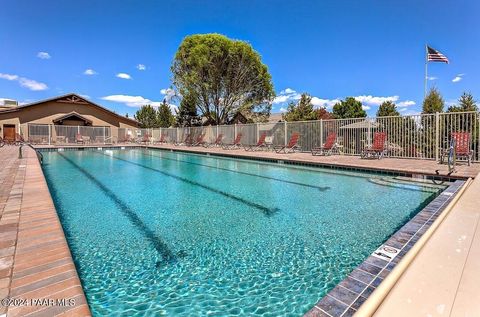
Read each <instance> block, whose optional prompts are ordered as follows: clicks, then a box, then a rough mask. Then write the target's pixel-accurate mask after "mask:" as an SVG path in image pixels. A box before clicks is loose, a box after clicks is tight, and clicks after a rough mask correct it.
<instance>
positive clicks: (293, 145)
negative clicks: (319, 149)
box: [273, 132, 301, 154]
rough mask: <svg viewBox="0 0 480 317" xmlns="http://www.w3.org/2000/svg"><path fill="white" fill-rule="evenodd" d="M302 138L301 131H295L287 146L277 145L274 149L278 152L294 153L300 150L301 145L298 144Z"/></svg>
mask: <svg viewBox="0 0 480 317" xmlns="http://www.w3.org/2000/svg"><path fill="white" fill-rule="evenodd" d="M299 139H300V133H298V132H293V133H292V136H291V137H290V140H289V141H288V144H287V145H286V146H275V147H274V148H273V149H274V150H275V152H277V153H281V152H283V153H285V154H288V153H293V152H295V151H297V150H298V151H300V150H301V147H300V146H299V145H298V140H299Z"/></svg>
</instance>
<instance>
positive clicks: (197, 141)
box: [187, 133, 205, 146]
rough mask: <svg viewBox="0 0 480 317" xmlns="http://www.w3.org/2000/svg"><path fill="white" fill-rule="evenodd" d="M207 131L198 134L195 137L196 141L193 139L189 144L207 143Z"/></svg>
mask: <svg viewBox="0 0 480 317" xmlns="http://www.w3.org/2000/svg"><path fill="white" fill-rule="evenodd" d="M204 139H205V133H202V134H200V135H199V136H197V138H196V139H195V141H193V142H192V143H191V144H187V145H189V146H199V145H203V144H205V140H204Z"/></svg>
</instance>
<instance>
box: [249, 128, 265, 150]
mask: <svg viewBox="0 0 480 317" xmlns="http://www.w3.org/2000/svg"><path fill="white" fill-rule="evenodd" d="M266 137H267V132H263V133H262V135H260V137H259V138H258V142H257V144H255V145H247V146H246V147H245V151H258V150H262V149H263V148H265V147H266V146H267V144H266V143H265V138H266Z"/></svg>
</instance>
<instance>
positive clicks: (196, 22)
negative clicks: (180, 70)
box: [0, 0, 480, 115]
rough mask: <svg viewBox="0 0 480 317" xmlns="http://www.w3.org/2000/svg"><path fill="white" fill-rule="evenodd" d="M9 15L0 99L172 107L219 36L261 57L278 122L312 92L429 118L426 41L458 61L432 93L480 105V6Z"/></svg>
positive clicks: (1, 38)
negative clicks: (183, 45)
mask: <svg viewBox="0 0 480 317" xmlns="http://www.w3.org/2000/svg"><path fill="white" fill-rule="evenodd" d="M0 8H1V10H0V21H1V27H0V98H12V99H16V100H18V101H20V102H21V103H28V102H31V101H36V100H40V99H44V98H49V97H52V96H56V95H60V94H64V93H68V92H76V93H79V94H82V95H85V96H88V98H90V99H91V100H92V101H94V102H97V103H100V104H102V105H104V106H107V107H109V108H110V109H112V110H114V111H116V112H118V113H120V114H125V113H127V112H128V113H129V114H130V115H132V114H133V113H134V112H135V111H136V110H137V109H138V107H139V105H141V104H143V103H146V102H149V103H152V102H153V103H155V104H156V103H157V102H160V101H161V100H163V98H164V97H165V93H166V92H167V91H166V89H167V88H168V87H170V86H171V73H170V65H171V62H172V59H173V56H174V54H175V52H176V49H177V48H178V46H179V44H180V42H181V41H182V39H183V38H184V37H185V36H186V35H189V34H195V33H212V32H216V33H221V34H225V35H226V36H228V37H231V38H236V39H241V40H246V41H248V42H249V43H251V44H252V45H253V47H254V48H255V49H256V50H257V51H258V52H259V53H260V54H261V55H262V59H263V62H264V63H265V64H266V65H267V66H268V67H269V70H270V73H271V75H272V78H273V83H274V86H275V91H276V93H277V98H276V100H275V103H274V107H273V111H274V112H279V111H280V110H281V109H282V108H286V103H287V102H288V101H291V100H295V99H296V98H298V94H299V93H301V92H308V93H310V94H311V95H312V96H314V97H315V98H314V102H315V104H316V105H327V106H331V105H332V104H333V103H334V102H335V100H337V99H338V98H344V97H346V96H355V97H357V98H358V99H359V100H361V101H362V102H363V103H364V105H365V106H366V108H367V112H368V113H369V114H370V115H373V114H374V113H375V111H376V109H377V107H378V104H379V103H380V102H381V101H383V100H385V99H390V100H394V101H396V103H397V104H399V105H401V111H402V113H404V114H409V113H415V112H418V111H419V110H420V105H421V100H422V98H423V78H424V71H425V69H424V65H425V48H424V45H425V43H428V44H429V45H430V46H432V47H434V48H436V49H438V50H439V51H440V52H442V53H444V54H445V55H446V56H447V57H448V58H449V59H450V61H451V63H450V64H449V65H446V64H442V63H430V64H429V76H431V78H430V79H431V80H429V85H430V86H436V87H437V88H438V89H439V90H440V91H441V93H442V94H443V96H444V99H445V100H446V101H447V102H448V103H451V102H455V100H456V99H458V97H459V96H460V95H461V93H462V92H463V91H470V92H471V93H472V94H473V95H474V96H475V97H476V98H480V85H479V83H480V58H478V52H480V31H479V27H478V19H479V18H480V2H479V1H475V0H470V1H461V0H460V1H444V0H440V1H435V2H431V1H423V0H420V1H388V0H384V1H333V0H331V1H330V0H329V1H272V0H264V1H260V0H258V1H133V0H132V1H90V0H84V1H48V0H44V1H34V0H32V1H23V0H16V1H6V0H0ZM139 65H144V67H142V66H139ZM454 79H455V80H454Z"/></svg>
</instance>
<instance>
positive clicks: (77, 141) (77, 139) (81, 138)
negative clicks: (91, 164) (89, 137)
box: [75, 133, 85, 144]
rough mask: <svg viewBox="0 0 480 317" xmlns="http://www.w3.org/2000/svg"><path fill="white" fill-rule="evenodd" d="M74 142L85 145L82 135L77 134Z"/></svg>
mask: <svg viewBox="0 0 480 317" xmlns="http://www.w3.org/2000/svg"><path fill="white" fill-rule="evenodd" d="M75 142H76V143H77V144H78V143H81V144H85V140H84V139H83V137H82V135H81V134H80V133H77V134H76V135H75Z"/></svg>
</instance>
